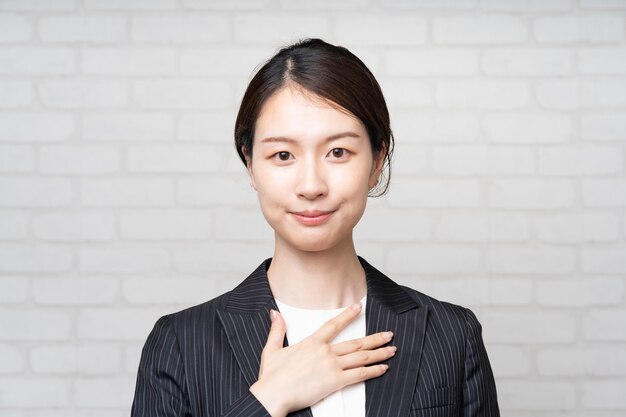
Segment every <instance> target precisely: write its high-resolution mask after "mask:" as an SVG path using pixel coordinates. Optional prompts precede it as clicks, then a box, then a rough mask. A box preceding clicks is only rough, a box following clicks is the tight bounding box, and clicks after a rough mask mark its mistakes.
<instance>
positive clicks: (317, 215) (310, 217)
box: [291, 211, 333, 226]
mask: <svg viewBox="0 0 626 417" xmlns="http://www.w3.org/2000/svg"><path fill="white" fill-rule="evenodd" d="M291 214H293V216H294V217H295V218H296V220H298V221H299V222H300V223H302V224H304V225H306V226H317V225H318V224H322V223H324V222H325V221H326V220H328V218H329V217H330V215H331V214H333V212H332V211H331V212H312V213H305V212H300V213H291Z"/></svg>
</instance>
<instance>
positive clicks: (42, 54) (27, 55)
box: [0, 46, 76, 77]
mask: <svg viewBox="0 0 626 417" xmlns="http://www.w3.org/2000/svg"><path fill="white" fill-rule="evenodd" d="M75 69H76V53H75V52H74V51H73V50H72V49H71V48H65V47H50V46H48V47H36V46H5V47H1V48H0V74H6V75H19V76H21V77H24V76H28V75H68V74H73V73H74V72H75Z"/></svg>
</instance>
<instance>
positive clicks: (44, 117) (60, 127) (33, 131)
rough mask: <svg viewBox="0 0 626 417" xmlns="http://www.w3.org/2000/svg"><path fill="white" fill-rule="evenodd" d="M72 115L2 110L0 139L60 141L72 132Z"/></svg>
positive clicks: (21, 141) (22, 141) (71, 134)
mask: <svg viewBox="0 0 626 417" xmlns="http://www.w3.org/2000/svg"><path fill="white" fill-rule="evenodd" d="M74 129H75V126H74V117H73V115H71V114H63V113H41V112H28V113H21V112H3V113H2V114H0V141H12V142H20V143H24V142H60V141H64V140H66V139H69V138H70V137H71V136H73V133H74Z"/></svg>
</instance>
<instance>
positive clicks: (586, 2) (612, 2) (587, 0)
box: [580, 0, 626, 9]
mask: <svg viewBox="0 0 626 417" xmlns="http://www.w3.org/2000/svg"><path fill="white" fill-rule="evenodd" d="M580 5H581V7H583V8H587V9H624V8H626V4H624V3H623V2H622V0H580Z"/></svg>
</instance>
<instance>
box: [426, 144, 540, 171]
mask: <svg viewBox="0 0 626 417" xmlns="http://www.w3.org/2000/svg"><path fill="white" fill-rule="evenodd" d="M432 159H433V170H434V171H435V172H437V173H441V174H446V175H450V174H452V175H476V174H486V175H495V174H529V173H532V172H533V171H534V165H535V163H534V158H533V154H532V152H531V151H530V150H529V149H518V148H505V147H493V146H491V147H485V146H480V147H479V146H454V147H452V146H449V147H436V148H435V149H433V151H432Z"/></svg>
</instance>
